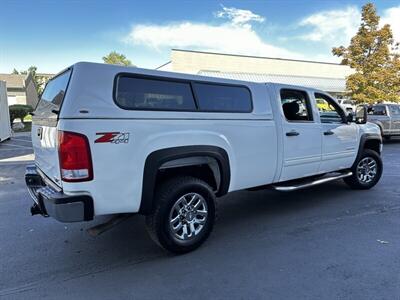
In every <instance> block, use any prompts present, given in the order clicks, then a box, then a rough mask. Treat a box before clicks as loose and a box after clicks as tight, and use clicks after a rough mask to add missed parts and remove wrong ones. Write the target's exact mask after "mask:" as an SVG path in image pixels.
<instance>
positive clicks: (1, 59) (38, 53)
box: [0, 0, 400, 73]
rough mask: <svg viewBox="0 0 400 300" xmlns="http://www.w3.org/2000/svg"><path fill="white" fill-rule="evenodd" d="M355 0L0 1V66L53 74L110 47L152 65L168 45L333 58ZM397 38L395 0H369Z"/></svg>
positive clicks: (351, 28) (347, 32) (353, 25)
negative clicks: (29, 68)
mask: <svg viewBox="0 0 400 300" xmlns="http://www.w3.org/2000/svg"><path fill="white" fill-rule="evenodd" d="M365 3H366V1H359V0H347V1H346V0H318V1H316V0H303V1H301V0H262V1H261V0H260V1H223V0H220V1H211V0H202V1H201V0H198V1H175V0H168V1H153V0H146V1H119V0H113V1H111V0H109V1H102V0H97V1H94V0H81V1H62V0H60V1H55V0H54V1H50V0H47V1H44V0H36V1H33V0H31V1H29V0H27V1H18V0H14V1H11V0H2V1H1V7H0V72H1V73H10V72H11V71H12V70H13V69H14V68H16V69H17V70H26V69H28V67H29V66H31V65H35V66H37V67H38V72H43V73H57V72H58V71H60V70H62V69H64V68H65V67H67V66H69V65H72V64H73V63H75V62H78V61H93V62H101V61H102V57H103V56H104V55H106V54H107V53H109V52H110V51H113V50H115V51H117V52H120V53H123V54H124V55H125V56H127V58H128V59H130V60H131V61H132V62H133V63H134V64H135V65H136V66H138V67H143V68H156V67H158V66H160V65H162V64H163V63H166V62H168V61H169V59H170V52H171V49H172V48H178V49H188V50H201V51H212V52H222V53H232V54H245V55H255V56H265V57H279V58H291V59H304V60H316V61H327V62H339V61H340V59H338V58H336V57H333V56H332V54H331V48H332V47H333V46H340V45H344V46H346V45H348V43H349V42H350V39H351V37H352V36H353V35H354V34H355V33H356V31H357V28H358V26H359V24H360V11H361V7H362V5H363V4H365ZM373 3H374V4H375V5H376V7H377V9H378V14H379V15H380V16H381V23H382V24H386V23H388V24H390V25H391V26H392V30H393V32H394V37H395V39H396V40H397V41H400V0H396V1H392V0H376V1H373Z"/></svg>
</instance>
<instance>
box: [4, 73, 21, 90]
mask: <svg viewBox="0 0 400 300" xmlns="http://www.w3.org/2000/svg"><path fill="white" fill-rule="evenodd" d="M26 79H27V75H26V74H0V80H1V81H5V82H6V85H7V88H19V89H23V88H25V81H26Z"/></svg>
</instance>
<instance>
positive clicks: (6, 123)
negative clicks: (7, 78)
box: [0, 81, 11, 142]
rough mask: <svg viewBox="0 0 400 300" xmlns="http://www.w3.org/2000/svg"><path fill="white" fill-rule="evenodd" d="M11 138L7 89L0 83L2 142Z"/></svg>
mask: <svg viewBox="0 0 400 300" xmlns="http://www.w3.org/2000/svg"><path fill="white" fill-rule="evenodd" d="M9 137H11V124H10V111H9V109H8V101H7V88H6V83H5V82H4V81H0V142H1V141H3V140H5V139H8V138H9Z"/></svg>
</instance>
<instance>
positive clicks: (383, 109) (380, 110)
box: [368, 104, 400, 139]
mask: <svg viewBox="0 0 400 300" xmlns="http://www.w3.org/2000/svg"><path fill="white" fill-rule="evenodd" d="M368 121H369V122H372V123H374V124H376V125H378V126H379V129H380V131H381V134H382V137H383V138H385V139H390V138H391V137H392V136H400V105H399V104H375V105H372V106H369V107H368Z"/></svg>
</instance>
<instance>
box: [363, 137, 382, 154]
mask: <svg viewBox="0 0 400 300" xmlns="http://www.w3.org/2000/svg"><path fill="white" fill-rule="evenodd" d="M364 149H370V150H373V151H375V152H376V153H380V141H379V140H367V141H365V144H364Z"/></svg>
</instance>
